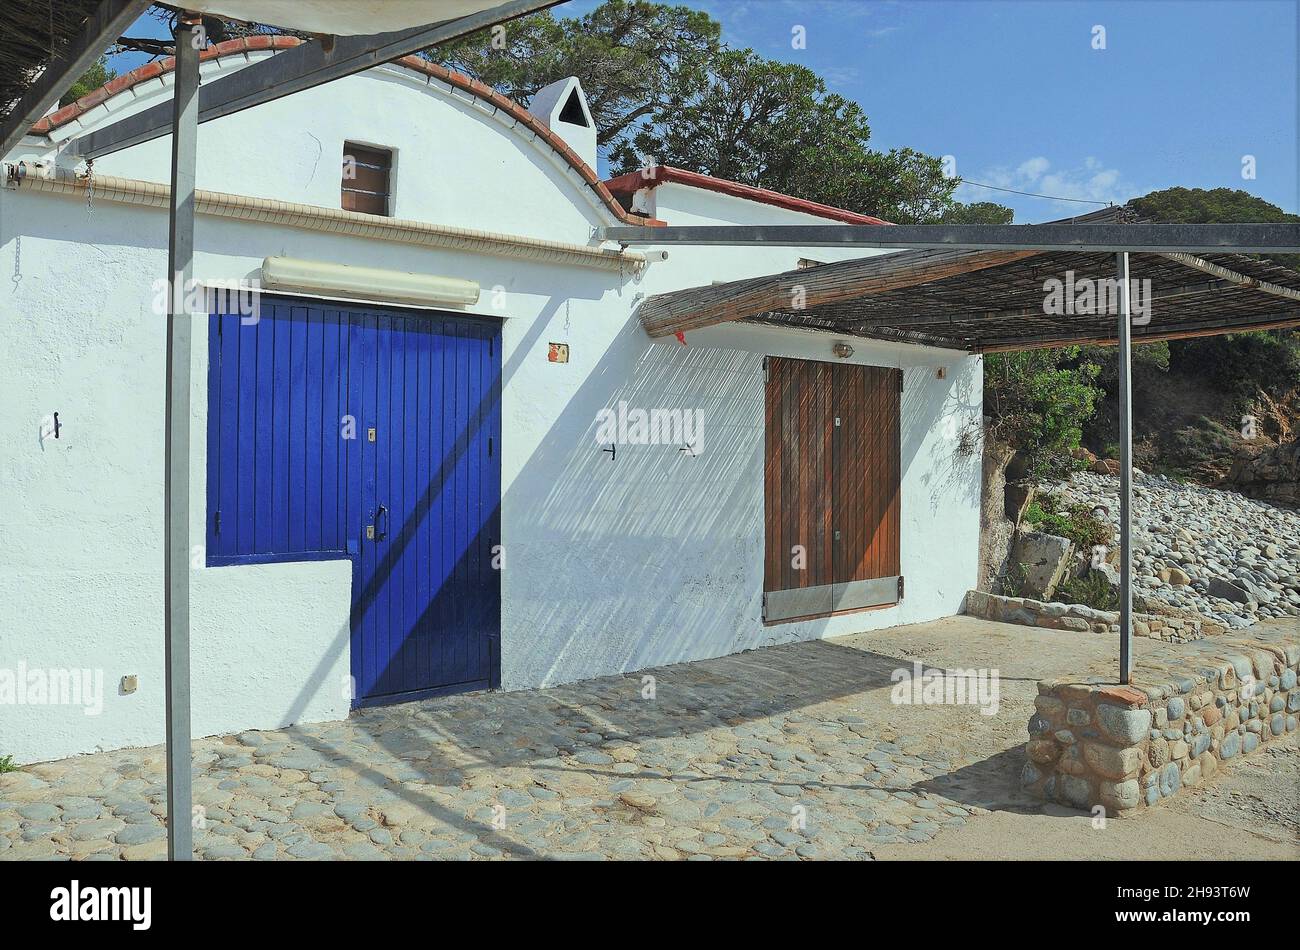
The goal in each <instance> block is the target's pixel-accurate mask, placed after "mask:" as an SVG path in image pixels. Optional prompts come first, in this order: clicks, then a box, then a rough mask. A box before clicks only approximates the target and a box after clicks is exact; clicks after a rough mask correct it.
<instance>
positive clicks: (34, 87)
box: [0, 0, 170, 156]
mask: <svg viewBox="0 0 1300 950" xmlns="http://www.w3.org/2000/svg"><path fill="white" fill-rule="evenodd" d="M150 2H151V0H103V2H102V3H100V5H99V6H98V7H96V8H95V12H94V13H92V14H91V15H90V16H88V17H87V18H86V22H85V23H84V24H82V27H81V32H80V33H78V34H77V36H76V37H75V38H73V39H72V40H70V41H69V42H68V43H67V45H66V46H65V47H64V48H62V49H59V50H56V51H55V52H54V56H53V57H52V58H51V60H50V62H49V63H48V64H47V65H46V67H45V71H44V72H43V73H41V74H40V75H39V76H37V77H36V79H35V80H34V81H33V82H32V84H31V85H30V86H28V87H27V91H26V92H24V93H23V96H22V98H21V99H19V100H18V102H17V104H16V105H15V106H14V107H13V108H12V109H10V110H9V114H8V116H6V117H5V120H4V123H3V124H2V125H0V156H4V155H8V154H9V153H10V152H11V151H13V150H14V148H16V147H17V145H18V143H19V142H20V141H22V137H23V136H24V135H26V134H27V130H28V129H30V128H31V127H32V125H33V124H34V123H35V122H36V121H37V120H38V119H39V118H40V117H41V116H43V115H44V114H45V113H46V112H48V111H49V110H50V107H51V106H53V105H54V104H55V103H56V102H58V101H59V96H61V95H63V93H64V92H66V91H67V90H68V88H69V87H70V86H71V85H72V84H73V83H74V82H76V81H77V80H78V79H79V78H80V77H81V74H82V73H84V72H85V71H86V70H87V69H89V68H90V66H91V64H92V63H94V62H95V60H97V59H99V57H100V56H102V55H103V54H104V51H105V50H107V49H108V47H109V46H111V45H112V44H113V43H115V42H116V41H117V38H118V37H119V36H121V35H122V33H123V32H124V31H125V30H126V28H127V27H128V26H130V25H131V24H132V23H134V22H135V21H136V19H137V18H138V17H139V16H140V15H141V14H142V13H144V12H145V10H147V9H149V4H150ZM168 108H170V105H169V106H168Z"/></svg>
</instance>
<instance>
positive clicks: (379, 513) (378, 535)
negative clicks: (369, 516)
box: [375, 505, 388, 541]
mask: <svg viewBox="0 0 1300 950" xmlns="http://www.w3.org/2000/svg"><path fill="white" fill-rule="evenodd" d="M386 514H388V509H387V508H385V507H384V506H383V505H380V506H379V507H378V508H376V509H375V540H376V541H382V540H384V538H386V537H387V536H388V531H387V530H385V528H384V526H383V525H381V523H380V520H379V519H380V518H382V517H383V516H384V515H386Z"/></svg>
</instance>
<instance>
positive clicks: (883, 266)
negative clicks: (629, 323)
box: [639, 207, 1300, 352]
mask: <svg viewBox="0 0 1300 950" xmlns="http://www.w3.org/2000/svg"><path fill="white" fill-rule="evenodd" d="M1069 221H1070V222H1072V223H1080V224H1115V223H1136V215H1134V214H1133V213H1132V212H1131V211H1130V210H1129V209H1127V208H1118V207H1115V208H1106V209H1103V210H1101V211H1098V212H1094V213H1092V214H1089V215H1083V216H1080V217H1078V218H1073V219H1069ZM1061 223H1065V222H1061ZM1130 275H1131V278H1132V279H1134V280H1136V281H1140V282H1144V283H1143V284H1142V285H1141V287H1142V290H1147V289H1149V292H1150V295H1149V299H1148V298H1147V297H1146V296H1145V295H1143V296H1140V297H1135V302H1137V303H1140V304H1142V305H1145V304H1146V303H1148V302H1149V304H1150V314H1149V322H1145V323H1143V322H1140V321H1139V320H1136V319H1135V320H1134V321H1133V327H1132V332H1133V339H1134V342H1136V343H1141V342H1143V341H1151V340H1163V339H1177V338H1183V337H1192V336H1209V335H1215V334H1221V333H1232V332H1241V331H1245V330H1264V329H1276V328H1279V327H1290V326H1300V271H1296V270H1293V269H1291V268H1289V267H1285V266H1283V265H1281V264H1277V263H1274V262H1272V261H1270V260H1268V259H1265V258H1259V257H1255V256H1250V255H1244V254H1203V255H1194V254H1189V253H1181V252H1167V253H1133V254H1130ZM1071 278H1072V279H1073V281H1074V286H1076V287H1079V286H1082V283H1081V282H1082V281H1084V280H1091V281H1094V282H1096V285H1097V286H1104V284H1102V282H1106V281H1110V282H1113V281H1114V279H1115V255H1114V254H1113V253H1109V252H1087V251H1076V250H1060V251H1041V250H1029V249H1015V250H986V251H981V250H950V249H942V250H937V249H928V250H906V251H900V252H897V253H892V254H882V255H877V256H873V257H867V258H861V259H857V260H850V261H841V262H837V263H833V264H821V265H818V266H815V267H811V268H802V269H798V270H793V271H787V272H785V273H781V274H773V275H766V276H763V277H755V278H749V279H745V280H737V281H729V282H727V283H723V284H715V285H713V286H710V287H699V288H692V289H689V290H681V291H675V292H673V293H668V294H660V295H656V296H653V297H650V298H649V299H647V300H646V301H645V303H644V304H643V305H642V306H641V309H640V311H639V314H640V318H641V322H642V325H643V326H644V327H645V329H646V331H647V333H649V334H650V335H651V336H652V337H662V336H668V335H671V334H674V333H679V332H689V331H691V330H698V329H702V328H704V327H708V326H714V325H717V324H720V323H727V322H732V321H740V322H744V323H761V324H767V325H770V326H783V327H792V328H799V329H806V330H820V331H826V332H829V333H835V334H839V335H844V336H850V337H852V336H857V337H865V338H872V339H881V340H894V341H900V342H907V343H916V344H922V345H927V346H935V347H943V348H949V349H960V350H966V351H969V352H998V351H1002V350H1018V349H1034V348H1039V347H1052V346H1067V345H1073V344H1079V343H1098V344H1107V343H1115V342H1117V339H1118V325H1117V321H1116V316H1115V313H1116V311H1115V310H1114V309H1107V308H1105V307H1097V308H1095V311H1094V312H1091V313H1089V312H1069V311H1067V312H1064V313H1052V312H1048V310H1049V308H1048V307H1047V306H1046V305H1045V303H1046V301H1047V298H1048V290H1047V287H1048V286H1052V285H1050V284H1048V282H1049V281H1052V280H1056V281H1060V282H1062V284H1066V285H1067V287H1068V284H1067V282H1068V281H1069V280H1070V279H1071ZM1146 281H1149V282H1150V283H1149V284H1146V283H1145V282H1146ZM1072 309H1073V308H1072Z"/></svg>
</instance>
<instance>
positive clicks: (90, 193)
mask: <svg viewBox="0 0 1300 950" xmlns="http://www.w3.org/2000/svg"><path fill="white" fill-rule="evenodd" d="M94 199H95V160H94V159H93V158H88V159H86V214H94V213H95V203H94Z"/></svg>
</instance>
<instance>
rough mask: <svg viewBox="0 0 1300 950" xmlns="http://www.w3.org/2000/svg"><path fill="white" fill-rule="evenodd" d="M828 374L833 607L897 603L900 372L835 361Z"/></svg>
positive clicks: (898, 567)
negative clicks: (831, 412) (831, 415)
mask: <svg viewBox="0 0 1300 950" xmlns="http://www.w3.org/2000/svg"><path fill="white" fill-rule="evenodd" d="M833 368H834V375H833V379H832V383H831V385H832V391H833V395H832V405H833V407H834V415H835V420H834V422H835V426H834V429H835V437H834V440H833V445H832V474H831V496H832V497H831V511H832V517H831V520H832V583H833V584H834V586H835V589H834V591H833V594H832V601H833V609H835V610H853V609H856V608H859V607H873V606H877V605H880V604H892V603H895V602H896V601H897V600H898V578H899V573H900V571H901V565H900V552H899V547H900V545H899V533H900V524H899V482H900V471H899V468H900V458H899V436H900V433H899V402H900V392H899V391H900V389H901V382H902V371H901V370H896V369H883V368H881V367H877V366H850V365H846V364H836V365H835V366H834V367H833Z"/></svg>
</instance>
